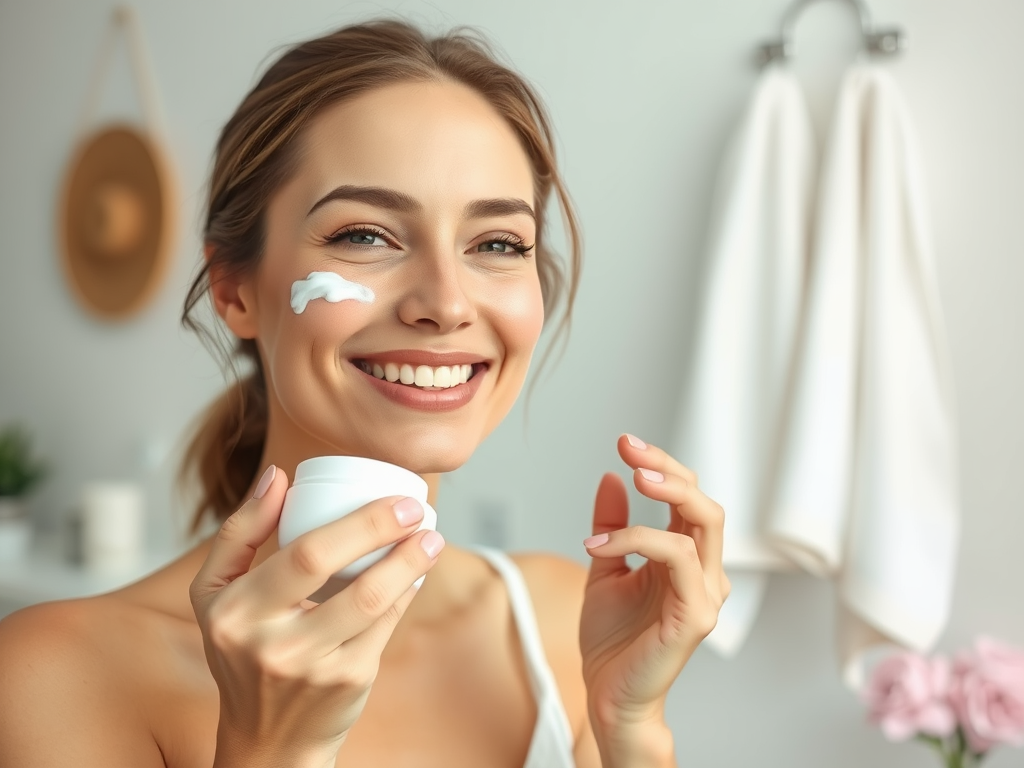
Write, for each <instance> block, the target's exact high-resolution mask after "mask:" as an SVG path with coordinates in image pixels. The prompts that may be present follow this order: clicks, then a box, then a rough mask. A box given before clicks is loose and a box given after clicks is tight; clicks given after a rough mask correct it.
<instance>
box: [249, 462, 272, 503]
mask: <svg viewBox="0 0 1024 768" xmlns="http://www.w3.org/2000/svg"><path fill="white" fill-rule="evenodd" d="M276 476H277V467H275V466H274V465H273V464H271V465H270V466H269V467H267V470H266V471H265V472H264V473H263V477H261V478H260V481H259V482H258V483H256V490H255V491H253V494H252V497H253V498H254V499H262V498H263V497H264V496H265V495H266V493H267V491H268V490H269V489H270V484H271V483H272V482H274V478H275V477H276Z"/></svg>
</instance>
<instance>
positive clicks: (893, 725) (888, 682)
mask: <svg viewBox="0 0 1024 768" xmlns="http://www.w3.org/2000/svg"><path fill="white" fill-rule="evenodd" d="M863 697H864V702H865V704H866V705H867V707H868V719H869V720H870V721H871V722H872V723H874V724H876V725H878V726H879V727H880V728H881V729H882V733H883V734H885V736H886V738H888V739H889V740H890V741H903V740H906V739H909V738H912V737H913V738H917V739H918V740H920V741H922V742H924V743H926V744H929V745H930V746H931V747H933V748H934V749H935V750H936V751H937V752H938V753H939V755H941V757H942V759H943V761H944V765H945V766H946V767H947V768H970V767H971V766H977V765H980V764H981V761H982V760H983V759H984V758H985V756H986V755H987V754H988V753H989V750H991V749H992V748H993V747H995V746H997V745H999V744H1012V745H1016V746H1021V745H1024V651H1021V650H1019V649H1016V648H1011V647H1009V646H1007V645H1004V644H1001V643H999V642H997V641H995V640H993V639H991V638H988V637H979V638H978V639H977V640H976V641H975V643H974V647H973V648H971V649H969V650H965V651H961V652H960V653H958V654H957V655H956V656H955V657H954V659H953V660H952V662H950V660H949V659H947V658H945V657H943V656H938V655H936V656H931V657H926V656H922V655H920V654H917V653H912V652H903V653H897V654H894V655H892V656H889V657H888V658H886V659H884V660H883V661H881V662H879V663H878V664H877V665H876V666H875V668H874V669H873V670H872V672H871V677H870V679H869V681H868V684H867V686H866V687H865V689H864V694H863Z"/></svg>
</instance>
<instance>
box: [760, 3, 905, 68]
mask: <svg viewBox="0 0 1024 768" xmlns="http://www.w3.org/2000/svg"><path fill="white" fill-rule="evenodd" d="M813 2H815V0H795V2H793V3H792V4H791V5H790V6H789V8H787V9H786V12H785V14H783V16H782V34H781V35H780V36H779V38H778V39H777V40H773V41H772V42H769V43H764V44H763V45H761V46H760V48H758V62H759V63H760V64H761V66H765V65H767V64H770V63H771V62H773V61H780V62H781V61H785V60H786V59H788V58H789V57H790V56H792V55H793V27H794V26H795V25H796V20H797V17H799V16H800V13H801V12H802V11H803V10H804V8H806V7H807V6H808V5H810V4H811V3H813ZM846 2H848V3H849V4H850V5H852V6H853V7H854V9H855V10H856V11H857V15H858V16H859V17H860V31H861V35H862V37H863V38H864V48H865V50H867V51H868V52H869V53H879V54H883V55H892V54H895V53H899V52H900V51H902V50H905V49H906V46H907V38H906V35H905V34H904V33H903V30H901V29H897V28H895V27H890V28H887V29H872V27H871V13H870V12H869V11H868V6H867V4H866V3H865V2H864V0H846Z"/></svg>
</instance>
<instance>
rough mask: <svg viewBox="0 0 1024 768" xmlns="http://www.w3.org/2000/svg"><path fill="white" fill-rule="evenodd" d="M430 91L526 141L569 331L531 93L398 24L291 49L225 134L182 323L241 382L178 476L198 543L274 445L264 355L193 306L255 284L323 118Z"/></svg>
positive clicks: (546, 277)
mask: <svg viewBox="0 0 1024 768" xmlns="http://www.w3.org/2000/svg"><path fill="white" fill-rule="evenodd" d="M430 80H448V81H453V82H457V83H461V84H464V85H466V86H469V87H470V88H472V89H474V90H475V91H477V92H478V93H480V94H481V95H482V96H483V97H484V98H486V99H487V101H488V102H489V103H490V104H491V106H492V107H494V109H496V110H497V111H498V112H499V113H500V114H501V115H502V116H503V117H504V118H505V119H506V120H507V121H508V123H509V124H510V125H511V126H512V128H513V129H514V130H515V132H516V133H517V135H518V136H519V139H520V141H521V142H522V145H523V148H524V149H525V151H526V153H527V155H528V156H529V159H530V163H531V165H532V167H533V174H534V195H535V203H536V211H537V240H536V250H535V258H536V260H537V272H538V274H539V277H540V284H541V290H542V292H543V296H544V311H545V317H551V316H552V314H553V313H554V311H555V309H556V308H557V307H558V306H559V304H560V302H561V300H562V299H563V298H564V299H565V313H564V315H563V316H562V320H561V323H560V326H559V331H564V330H566V329H567V327H568V321H569V316H570V312H571V310H572V305H573V300H574V299H575V295H576V288H577V285H578V282H579V270H580V259H581V245H580V236H579V224H578V222H577V220H576V216H575V213H574V211H573V208H572V204H571V201H570V200H569V196H568V193H567V191H566V189H565V186H564V184H563V182H562V179H561V177H560V176H559V174H558V169H557V167H556V164H555V151H554V140H553V135H552V131H551V127H550V123H549V121H548V118H547V115H546V113H545V110H544V107H543V105H542V104H541V102H540V100H539V99H538V97H537V95H536V94H535V93H534V91H533V89H532V88H531V87H530V86H529V84H528V83H526V81H525V80H524V79H523V78H522V77H520V76H519V75H518V74H516V73H515V72H513V71H512V70H511V69H509V68H508V67H506V66H504V65H502V64H501V63H499V62H498V61H497V58H496V56H495V55H494V53H493V51H492V50H491V48H490V46H489V45H488V44H487V43H486V42H485V41H484V40H482V39H481V38H480V37H479V35H477V34H474V33H472V32H471V31H465V30H455V31H452V32H450V33H448V34H445V35H442V36H440V37H434V38H428V37H427V36H425V35H424V34H423V33H422V32H421V31H420V30H418V29H416V28H415V27H413V26H411V25H409V24H408V23H406V22H403V21H399V20H392V19H384V20H377V21H370V22H366V23H362V24H356V25H353V26H349V27H344V28H342V29H339V30H337V31H335V32H332V33H331V34H328V35H325V36H324V37H320V38H317V39H315V40H309V41H307V42H304V43H300V44H299V45H296V46H294V47H292V48H290V49H289V50H288V51H287V52H286V53H284V54H283V55H282V56H281V57H280V58H279V59H277V61H276V62H274V63H273V64H272V65H271V66H270V68H269V69H268V70H267V72H266V73H265V74H264V75H263V77H262V78H261V79H260V81H259V82H258V83H257V84H256V87H255V88H253V89H252V90H251V91H250V92H249V94H248V95H247V96H246V97H245V99H243V100H242V103H241V105H240V106H239V107H238V109H237V110H236V111H235V114H234V115H233V116H232V117H231V119H230V120H228V122H227V124H226V125H225V126H224V129H223V130H222V131H221V134H220V138H219V140H218V141H217V149H216V154H215V158H214V165H213V172H212V174H211V178H210V189H209V203H208V206H209V207H208V212H207V215H206V222H205V226H204V232H203V239H204V244H205V246H206V249H207V252H208V254H209V258H208V259H207V260H206V262H205V263H204V264H203V266H202V268H201V270H200V271H199V273H198V275H197V276H196V278H195V280H194V281H193V282H192V285H191V287H190V288H189V292H188V295H187V297H186V299H185V306H184V310H183V312H182V318H181V321H182V324H183V325H184V326H185V327H186V328H188V329H190V330H192V331H195V332H197V333H198V334H200V336H201V337H202V338H203V339H204V340H205V341H207V342H210V346H211V347H213V348H214V349H219V350H220V351H221V352H222V353H223V354H224V358H225V362H227V363H228V364H230V366H231V368H232V370H234V371H235V376H236V382H235V383H234V384H233V385H232V386H230V387H229V388H228V389H227V390H226V391H225V392H224V394H223V395H221V396H220V397H219V398H218V399H217V400H216V401H215V402H214V403H213V404H212V405H211V406H210V408H209V409H208V410H207V411H206V412H205V413H204V414H203V416H202V420H201V422H200V423H199V426H198V429H197V430H196V432H195V435H194V436H193V438H192V440H191V442H190V443H189V445H188V447H187V449H186V452H185V456H184V460H183V462H182V465H181V471H180V479H181V481H182V484H183V485H184V484H185V483H187V482H188V481H189V480H191V478H192V477H196V478H198V480H199V485H200V495H199V499H198V502H197V504H196V508H195V512H194V515H193V518H192V526H191V531H192V533H195V532H196V531H197V530H198V529H199V527H200V525H201V524H202V522H203V519H204V517H205V515H206V514H208V513H210V514H212V515H213V516H214V517H215V518H216V519H217V520H223V519H224V518H226V517H227V516H228V515H230V514H231V513H232V512H234V511H235V509H237V508H238V506H239V505H240V504H241V503H242V500H243V498H244V495H245V493H246V491H247V490H248V488H249V487H250V486H251V484H252V481H253V479H254V478H255V475H256V472H257V471H258V470H259V463H260V458H261V456H262V453H263V444H264V441H265V440H266V434H267V390H266V382H265V380H264V378H263V370H262V366H261V364H260V360H259V352H258V350H257V347H256V343H255V342H254V341H253V340H251V339H243V340H239V341H238V342H237V344H236V346H235V348H234V350H227V349H225V348H224V347H223V346H218V344H217V341H216V338H215V337H214V336H213V334H211V333H210V331H209V330H208V329H207V328H205V327H204V326H203V325H202V324H201V323H200V322H198V321H197V320H196V318H195V317H194V314H193V313H194V310H195V308H196V305H197V304H198V303H199V301H200V299H202V297H203V296H204V295H206V294H207V292H208V291H209V288H210V274H211V270H213V272H214V273H215V274H216V275H218V276H219V277H227V276H232V275H238V274H242V273H245V272H248V271H249V270H252V269H254V268H255V266H256V264H257V263H258V262H259V260H260V257H261V255H262V252H263V243H264V234H265V233H264V226H265V224H264V222H265V213H266V209H267V205H268V203H269V201H270V198H271V197H272V196H273V194H274V193H275V192H276V191H277V190H278V189H279V188H280V187H281V185H282V184H283V183H284V182H285V181H286V180H287V178H288V176H289V174H290V173H291V172H292V168H293V164H294V159H295V151H296V147H297V143H298V139H299V137H300V135H301V133H302V131H303V129H304V128H305V127H306V126H307V125H308V124H309V122H310V120H312V119H313V118H314V117H315V116H316V115H317V114H319V113H320V112H321V111H322V110H324V109H325V108H326V107H329V106H331V105H333V104H336V103H338V102H339V101H342V100H343V99H347V98H351V97H353V96H356V95H357V94H360V93H365V92H366V91H369V90H372V89H374V88H379V87H381V86H385V85H389V84H393V83H398V82H408V81H430ZM552 190H554V191H555V194H556V196H557V198H558V203H559V205H560V207H561V209H562V216H563V220H564V222H565V227H566V230H567V235H568V239H569V245H570V257H569V260H568V262H569V263H568V277H566V274H565V271H564V269H563V267H562V265H561V264H560V263H559V262H558V260H557V258H556V257H555V255H554V254H553V253H552V251H551V250H550V249H549V248H548V247H547V245H546V242H545V226H544V222H545V212H546V207H547V202H548V199H549V197H550V194H551V191H552ZM238 360H241V361H243V362H247V363H250V364H251V371H250V372H248V373H247V374H245V375H241V374H239V373H238V371H237V369H236V368H235V363H236V361H238Z"/></svg>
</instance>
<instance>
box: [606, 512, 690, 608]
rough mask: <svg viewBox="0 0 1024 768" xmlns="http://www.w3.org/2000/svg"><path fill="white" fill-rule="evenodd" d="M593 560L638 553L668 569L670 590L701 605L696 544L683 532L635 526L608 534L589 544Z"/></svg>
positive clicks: (680, 597)
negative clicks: (605, 539)
mask: <svg viewBox="0 0 1024 768" xmlns="http://www.w3.org/2000/svg"><path fill="white" fill-rule="evenodd" d="M588 551H589V552H590V554H591V555H592V556H593V557H594V561H595V562H601V561H603V560H605V559H617V558H624V557H625V556H626V555H629V554H637V555H640V556H642V557H645V558H647V559H648V560H651V561H653V562H656V563H662V564H663V565H665V566H666V567H667V568H668V573H669V581H670V582H671V584H672V590H673V591H674V592H675V593H676V595H677V596H678V597H679V599H680V600H682V601H683V602H684V603H686V604H688V605H693V606H698V605H702V604H703V602H704V601H705V600H706V597H707V588H706V586H705V584H704V570H703V568H702V567H701V563H700V557H699V556H698V555H697V548H696V544H695V542H694V541H693V539H691V538H690V537H689V536H686V535H685V534H682V533H671V532H669V531H659V530H658V529H657V528H648V527H647V526H644V525H634V526H631V527H629V528H624V529H622V530H620V531H612V532H611V533H609V534H608V540H607V541H606V542H604V543H603V544H599V545H597V546H593V547H588Z"/></svg>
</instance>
